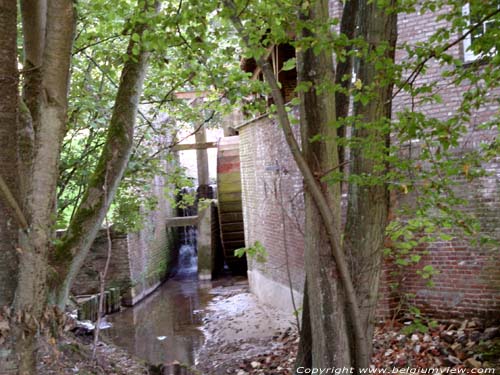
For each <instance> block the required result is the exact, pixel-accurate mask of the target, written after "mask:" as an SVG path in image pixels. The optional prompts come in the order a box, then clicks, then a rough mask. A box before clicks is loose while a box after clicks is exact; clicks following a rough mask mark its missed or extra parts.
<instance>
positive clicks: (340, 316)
mask: <svg viewBox="0 0 500 375" xmlns="http://www.w3.org/2000/svg"><path fill="white" fill-rule="evenodd" d="M303 18H304V19H305V20H310V21H313V22H318V23H326V22H327V21H328V18H329V15H328V1H327V0H317V1H315V2H314V3H313V4H312V5H311V7H310V10H309V14H308V15H304V16H303ZM302 37H303V38H314V37H315V35H314V34H313V33H311V32H310V31H309V30H307V29H306V30H305V31H303V35H302ZM297 73H298V84H300V83H301V82H309V83H311V84H312V88H311V89H310V90H309V91H307V92H304V93H301V94H300V99H301V100H300V122H301V132H302V150H303V155H304V158H305V159H306V161H307V163H308V164H309V166H310V167H311V169H312V171H313V173H314V174H315V175H316V176H321V175H323V173H324V172H325V171H329V170H331V169H332V168H334V167H335V166H337V165H338V157H337V153H336V150H337V144H336V136H337V134H336V129H335V127H333V126H332V123H333V121H334V120H335V95H334V94H333V93H331V92H328V91H326V90H325V91H323V92H322V93H320V92H318V90H317V89H316V88H318V87H320V86H321V83H322V82H323V81H327V82H333V81H334V67H333V54H332V51H330V50H323V51H321V52H320V53H315V52H313V50H312V48H308V49H305V50H303V51H301V52H298V53H297ZM318 134H320V135H321V136H322V137H321V140H318V141H314V142H310V141H309V140H310V139H312V138H313V137H315V136H317V135H318ZM321 188H322V191H323V194H324V195H325V198H326V200H327V203H328V205H329V209H330V211H331V212H332V213H333V215H334V217H335V221H334V225H335V226H336V227H337V228H336V229H337V233H340V220H341V211H340V184H339V183H336V184H326V183H322V184H321ZM305 228H306V230H305V233H306V235H305V253H304V259H305V270H306V275H307V289H308V294H309V296H314V298H309V314H310V325H311V336H312V337H313V340H312V365H313V367H317V368H327V367H332V366H335V367H344V366H350V351H349V340H348V337H349V335H348V334H347V325H346V319H345V314H344V303H345V302H344V296H343V289H342V284H341V283H340V282H339V280H338V274H337V270H336V264H335V260H334V258H333V257H332V252H331V246H330V242H329V237H328V233H327V231H326V228H325V224H324V222H323V220H322V219H321V215H320V213H319V210H318V207H317V204H316V202H315V200H314V198H313V197H312V196H311V194H310V192H309V190H308V189H307V187H306V189H305ZM337 240H338V242H340V238H338V239H337Z"/></svg>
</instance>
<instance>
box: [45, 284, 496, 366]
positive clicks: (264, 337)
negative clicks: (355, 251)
mask: <svg viewBox="0 0 500 375" xmlns="http://www.w3.org/2000/svg"><path fill="white" fill-rule="evenodd" d="M212 293H213V294H214V295H215V297H214V298H213V299H212V301H211V302H210V303H209V305H208V306H207V308H206V309H205V310H204V311H203V312H202V313H203V314H204V320H203V323H204V324H203V326H202V330H203V332H204V335H205V337H206V339H205V343H204V345H203V346H202V348H201V349H200V350H199V352H198V353H197V356H196V358H197V361H196V365H195V366H194V367H195V369H193V371H191V372H190V374H192V375H221V374H235V375H251V374H266V375H290V374H292V368H293V365H294V362H295V357H296V353H297V347H298V341H299V340H298V335H297V329H296V322H295V318H294V317H293V316H292V315H291V314H285V313H284V312H282V311H280V310H277V309H275V308H272V307H270V306H267V305H264V304H262V303H260V302H258V301H257V299H256V298H255V297H254V296H253V295H252V294H250V293H249V291H248V285H247V283H246V281H243V280H241V281H237V282H234V283H232V284H230V285H224V286H219V287H217V288H214V289H213V290H212ZM405 323H406V324H405ZM408 323H409V322H408V321H406V322H405V320H404V319H403V320H401V321H386V322H381V323H380V324H379V325H378V326H377V328H376V330H375V336H374V353H373V358H372V363H373V367H376V368H389V369H394V368H421V369H425V368H443V367H445V368H455V369H460V368H464V369H472V368H496V372H495V373H500V327H499V326H498V325H494V324H493V325H492V324H490V325H485V324H484V322H482V321H481V320H479V319H468V320H457V321H451V322H450V321H448V322H439V323H436V325H434V326H433V328H431V329H429V330H428V331H427V332H413V333H408V332H407V331H406V328H407V327H408ZM91 341H92V337H91V335H90V334H89V333H88V332H87V333H85V332H78V331H77V332H76V334H75V332H73V333H71V332H68V333H67V334H66V335H65V336H64V337H62V338H61V340H60V341H59V342H57V343H56V342H53V341H51V340H48V341H43V343H42V344H41V346H42V351H41V360H40V374H43V375H56V374H57V375H60V374H64V375H70V374H79V375H90V374H97V375H104V374H106V375H108V374H109V375H143V374H144V375H146V374H150V375H154V374H161V375H165V374H170V372H169V370H168V364H166V365H167V369H165V368H163V367H161V366H160V368H153V367H152V366H150V365H148V364H146V363H144V362H143V361H141V360H138V359H137V358H133V357H132V356H131V355H129V354H128V353H127V352H126V351H125V350H123V349H120V348H117V347H116V346H113V345H111V344H109V343H100V344H99V347H98V351H97V358H96V360H95V361H91V360H90V358H91V352H92V346H91Z"/></svg>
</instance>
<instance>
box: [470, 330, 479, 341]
mask: <svg viewBox="0 0 500 375" xmlns="http://www.w3.org/2000/svg"><path fill="white" fill-rule="evenodd" d="M469 338H470V340H471V341H474V342H479V341H481V332H479V331H472V332H471V333H470V335H469Z"/></svg>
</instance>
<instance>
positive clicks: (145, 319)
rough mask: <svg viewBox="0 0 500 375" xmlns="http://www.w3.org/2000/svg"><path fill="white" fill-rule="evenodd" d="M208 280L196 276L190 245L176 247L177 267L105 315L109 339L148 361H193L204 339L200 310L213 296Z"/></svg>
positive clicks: (195, 263) (156, 362)
mask: <svg viewBox="0 0 500 375" xmlns="http://www.w3.org/2000/svg"><path fill="white" fill-rule="evenodd" d="M211 289H212V282H210V281H208V282H206V281H205V282H200V281H198V277H197V257H196V254H195V250H194V246H192V245H182V246H181V248H180V250H179V271H178V272H177V274H176V275H175V277H173V278H171V279H169V280H167V281H166V282H165V283H164V284H163V285H161V286H160V287H159V288H158V289H157V290H156V291H155V292H153V293H152V294H151V295H150V296H148V297H147V298H146V299H145V300H143V301H141V302H140V303H138V304H137V305H135V306H133V307H130V308H127V309H125V310H123V311H121V312H119V313H116V314H113V315H109V316H107V317H106V319H107V321H108V322H109V323H111V324H112V327H111V328H109V329H107V330H106V331H105V333H104V335H105V336H107V337H108V338H109V339H111V341H112V342H113V343H115V344H116V345H118V346H121V347H123V348H124V349H126V350H127V351H128V352H129V353H131V354H132V355H134V356H136V357H139V358H141V359H143V360H146V361H147V362H149V363H151V364H160V363H170V362H172V361H174V360H177V361H179V362H181V363H185V364H187V365H194V364H195V363H196V353H197V352H198V350H199V349H200V348H201V346H202V345H203V342H204V335H203V332H202V331H201V329H200V327H201V326H202V324H203V322H202V317H203V316H202V310H203V309H204V308H205V307H206V306H207V304H208V302H209V301H210V300H211V299H212V298H213V297H214V295H213V294H211V292H210V291H211Z"/></svg>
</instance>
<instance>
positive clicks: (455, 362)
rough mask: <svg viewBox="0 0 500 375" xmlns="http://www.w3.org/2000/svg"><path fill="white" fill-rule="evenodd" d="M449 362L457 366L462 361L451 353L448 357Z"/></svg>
mask: <svg viewBox="0 0 500 375" xmlns="http://www.w3.org/2000/svg"><path fill="white" fill-rule="evenodd" d="M446 360H447V362H448V363H449V364H450V365H452V366H455V365H459V364H461V363H462V361H461V360H459V359H458V358H457V357H454V356H452V355H449V356H448V357H447V358H446Z"/></svg>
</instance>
